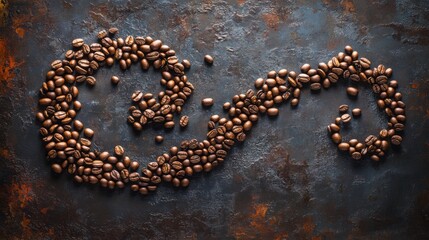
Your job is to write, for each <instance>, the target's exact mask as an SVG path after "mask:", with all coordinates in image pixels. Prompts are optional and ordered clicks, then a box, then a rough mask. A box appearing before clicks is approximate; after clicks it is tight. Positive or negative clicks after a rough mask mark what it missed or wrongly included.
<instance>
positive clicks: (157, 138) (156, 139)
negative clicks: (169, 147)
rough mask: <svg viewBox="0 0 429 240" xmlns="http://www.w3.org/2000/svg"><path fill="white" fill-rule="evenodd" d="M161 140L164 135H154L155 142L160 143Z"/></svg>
mask: <svg viewBox="0 0 429 240" xmlns="http://www.w3.org/2000/svg"><path fill="white" fill-rule="evenodd" d="M163 141H164V137H163V136H160V135H158V136H156V137H155V142H157V143H162V142H163Z"/></svg>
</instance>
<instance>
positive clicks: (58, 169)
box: [51, 163, 63, 174]
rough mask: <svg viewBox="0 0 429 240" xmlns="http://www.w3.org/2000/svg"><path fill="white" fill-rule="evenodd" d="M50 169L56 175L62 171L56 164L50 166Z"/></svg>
mask: <svg viewBox="0 0 429 240" xmlns="http://www.w3.org/2000/svg"><path fill="white" fill-rule="evenodd" d="M51 169H52V171H54V172H55V173H57V174H60V173H61V172H62V171H63V169H62V167H61V165H59V164H57V163H54V164H52V165H51Z"/></svg>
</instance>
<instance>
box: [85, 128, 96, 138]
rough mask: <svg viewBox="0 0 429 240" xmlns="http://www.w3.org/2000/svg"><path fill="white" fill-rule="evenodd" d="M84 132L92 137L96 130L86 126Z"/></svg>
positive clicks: (86, 135)
mask: <svg viewBox="0 0 429 240" xmlns="http://www.w3.org/2000/svg"><path fill="white" fill-rule="evenodd" d="M83 134H84V135H85V137H88V138H92V136H94V130H92V129H91V128H85V129H84V130H83Z"/></svg>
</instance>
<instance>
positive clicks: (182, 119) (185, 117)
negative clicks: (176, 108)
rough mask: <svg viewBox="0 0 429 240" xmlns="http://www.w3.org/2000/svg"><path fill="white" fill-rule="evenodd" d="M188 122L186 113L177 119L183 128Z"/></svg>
mask: <svg viewBox="0 0 429 240" xmlns="http://www.w3.org/2000/svg"><path fill="white" fill-rule="evenodd" d="M188 123H189V117H188V116H186V115H183V116H182V117H181V118H180V121H179V124H180V126H181V127H182V128H184V127H186V126H188Z"/></svg>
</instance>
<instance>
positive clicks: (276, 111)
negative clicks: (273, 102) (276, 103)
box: [267, 108, 279, 117]
mask: <svg viewBox="0 0 429 240" xmlns="http://www.w3.org/2000/svg"><path fill="white" fill-rule="evenodd" d="M278 114H279V109H277V108H268V109H267V115H268V116H270V117H275V116H277V115H278Z"/></svg>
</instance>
